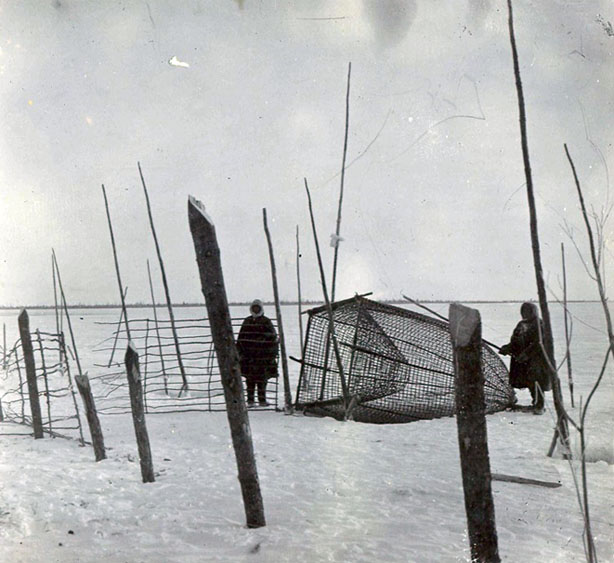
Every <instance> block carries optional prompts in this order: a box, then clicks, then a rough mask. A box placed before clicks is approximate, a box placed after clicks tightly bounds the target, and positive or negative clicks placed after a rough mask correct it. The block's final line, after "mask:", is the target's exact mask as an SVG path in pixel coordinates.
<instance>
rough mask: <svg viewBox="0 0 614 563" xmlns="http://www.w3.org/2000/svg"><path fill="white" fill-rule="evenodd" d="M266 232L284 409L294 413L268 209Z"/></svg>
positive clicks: (265, 220) (265, 222) (264, 210)
mask: <svg viewBox="0 0 614 563" xmlns="http://www.w3.org/2000/svg"><path fill="white" fill-rule="evenodd" d="M262 221H263V223H264V232H265V234H266V241H267V245H268V247H269V260H270V262H271V278H272V280H273V298H274V299H275V315H276V316H277V330H278V332H279V351H280V356H281V371H282V375H283V379H284V410H285V411H286V413H288V414H292V411H293V408H292V392H291V391H290V376H289V375H288V356H287V355H286V339H285V337H284V325H283V322H282V318H281V306H280V303H279V288H278V286H277V269H276V268H275V256H274V254H273V242H272V241H271V233H270V232H269V225H268V223H267V218H266V209H263V210H262Z"/></svg>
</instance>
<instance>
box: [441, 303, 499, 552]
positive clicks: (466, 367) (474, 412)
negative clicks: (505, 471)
mask: <svg viewBox="0 0 614 563" xmlns="http://www.w3.org/2000/svg"><path fill="white" fill-rule="evenodd" d="M449 318H450V337H451V339H452V346H453V349H454V373H455V380H456V423H457V427H458V445H459V449H460V459H461V470H462V474H463V489H464V492H465V511H466V512H467V529H468V532H469V543H470V546H471V561H476V562H479V563H492V562H499V561H500V558H499V552H498V546H497V528H496V527H495V506H494V502H493V498H492V490H491V486H490V485H491V473H490V461H489V459H488V440H487V436H486V418H485V416H484V375H483V374H482V356H481V351H482V326H481V321H480V313H479V311H477V310H476V309H471V308H469V307H465V306H463V305H459V304H457V303H453V304H452V305H450V313H449Z"/></svg>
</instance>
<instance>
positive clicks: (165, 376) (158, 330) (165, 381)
mask: <svg viewBox="0 0 614 563" xmlns="http://www.w3.org/2000/svg"><path fill="white" fill-rule="evenodd" d="M147 277H148V278H149V292H150V293H151V306H152V308H153V315H154V323H155V327H156V338H157V339H158V352H159V353H160V363H161V366H162V376H163V378H164V393H166V395H168V375H167V374H166V367H165V366H164V354H163V353H162V343H161V341H160V327H159V325H158V312H157V310H156V297H155V295H154V289H153V283H152V281H151V269H150V268H149V260H147Z"/></svg>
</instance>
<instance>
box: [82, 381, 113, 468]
mask: <svg viewBox="0 0 614 563" xmlns="http://www.w3.org/2000/svg"><path fill="white" fill-rule="evenodd" d="M75 382H76V383H77V389H79V394H80V395H81V399H82V400H83V406H84V407H85V416H86V417H87V423H88V425H89V427H90V435H91V436H92V445H93V446H94V455H95V457H96V461H101V460H103V459H106V458H107V454H106V452H105V448H104V438H103V436H102V428H101V426H100V420H99V419H98V413H97V412H96V404H95V403H94V395H92V388H91V386H90V380H89V378H88V377H87V375H77V376H75Z"/></svg>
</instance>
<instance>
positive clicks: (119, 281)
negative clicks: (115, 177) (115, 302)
mask: <svg viewBox="0 0 614 563" xmlns="http://www.w3.org/2000/svg"><path fill="white" fill-rule="evenodd" d="M102 196H103V197H104V208H105V211H106V212H107V223H108V224H109V233H110V235H111V248H112V250H113V260H114V262H115V274H116V276H117V285H118V286H119V297H120V298H121V302H122V313H123V317H124V323H125V324H126V336H127V338H128V341H130V340H131V339H132V337H131V336H130V323H129V322H128V311H127V310H126V299H125V298H124V290H123V287H124V286H123V284H122V276H121V272H120V271H119V260H118V259H117V248H116V246H115V236H114V235H113V223H112V222H111V213H110V212H109V200H108V199H107V190H105V189H104V184H103V185H102ZM119 322H120V323H121V317H120V321H119ZM117 330H118V331H119V327H118V328H117Z"/></svg>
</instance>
